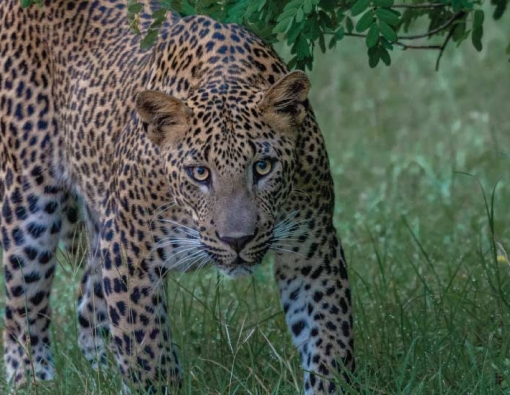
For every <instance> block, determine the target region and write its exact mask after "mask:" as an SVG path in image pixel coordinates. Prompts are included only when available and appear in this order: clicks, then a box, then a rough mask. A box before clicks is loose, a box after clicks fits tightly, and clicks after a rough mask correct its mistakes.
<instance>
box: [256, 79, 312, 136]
mask: <svg viewBox="0 0 510 395" xmlns="http://www.w3.org/2000/svg"><path fill="white" fill-rule="evenodd" d="M309 90H310V80H309V79H308V77H307V76H306V74H305V73H304V72H302V71H293V72H291V73H289V74H287V75H286V76H285V77H283V78H282V79H280V80H279V81H277V82H276V83H275V84H274V85H273V86H272V87H271V88H269V89H268V90H267V91H266V93H265V95H264V97H263V99H262V100H261V101H260V103H259V108H260V109H261V110H262V112H263V113H264V116H265V118H266V120H267V121H268V123H269V124H271V125H272V126H273V127H276V128H279V129H281V130H289V129H292V128H294V127H296V126H299V125H301V123H302V122H303V120H304V119H305V117H306V114H307V108H306V105H305V102H306V97H307V95H308V91H309Z"/></svg>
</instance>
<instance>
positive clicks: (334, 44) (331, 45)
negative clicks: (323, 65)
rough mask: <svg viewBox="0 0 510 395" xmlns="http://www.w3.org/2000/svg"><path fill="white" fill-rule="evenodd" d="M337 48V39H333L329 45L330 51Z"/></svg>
mask: <svg viewBox="0 0 510 395" xmlns="http://www.w3.org/2000/svg"><path fill="white" fill-rule="evenodd" d="M335 47H336V37H335V36H333V37H331V41H330V42H329V44H328V49H333V48H335Z"/></svg>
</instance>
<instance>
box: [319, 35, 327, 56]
mask: <svg viewBox="0 0 510 395" xmlns="http://www.w3.org/2000/svg"><path fill="white" fill-rule="evenodd" d="M319 48H320V49H321V52H322V53H326V41H324V34H321V35H320V36H319Z"/></svg>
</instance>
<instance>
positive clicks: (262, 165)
mask: <svg viewBox="0 0 510 395" xmlns="http://www.w3.org/2000/svg"><path fill="white" fill-rule="evenodd" d="M272 169H273V164H272V163H271V161H270V160H269V159H264V160H259V161H258V162H255V173H257V175H258V176H265V175H267V174H269V173H270V172H271V170H272Z"/></svg>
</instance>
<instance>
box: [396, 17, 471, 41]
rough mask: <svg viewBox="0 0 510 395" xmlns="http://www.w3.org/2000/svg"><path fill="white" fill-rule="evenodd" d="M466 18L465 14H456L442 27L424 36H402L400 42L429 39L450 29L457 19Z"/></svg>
mask: <svg viewBox="0 0 510 395" xmlns="http://www.w3.org/2000/svg"><path fill="white" fill-rule="evenodd" d="M462 16H464V12H462V11H461V12H457V13H456V14H454V15H452V17H451V18H450V19H448V20H447V21H446V22H445V23H443V24H442V25H441V26H438V27H436V28H435V29H432V30H431V31H429V32H427V33H423V34H415V35H411V36H400V37H399V39H400V40H417V39H419V38H427V37H430V36H433V35H434V34H436V33H439V32H440V31H442V30H444V29H446V28H448V27H449V26H450V25H451V24H452V23H453V22H455V21H456V20H457V19H459V18H461V17H462Z"/></svg>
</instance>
